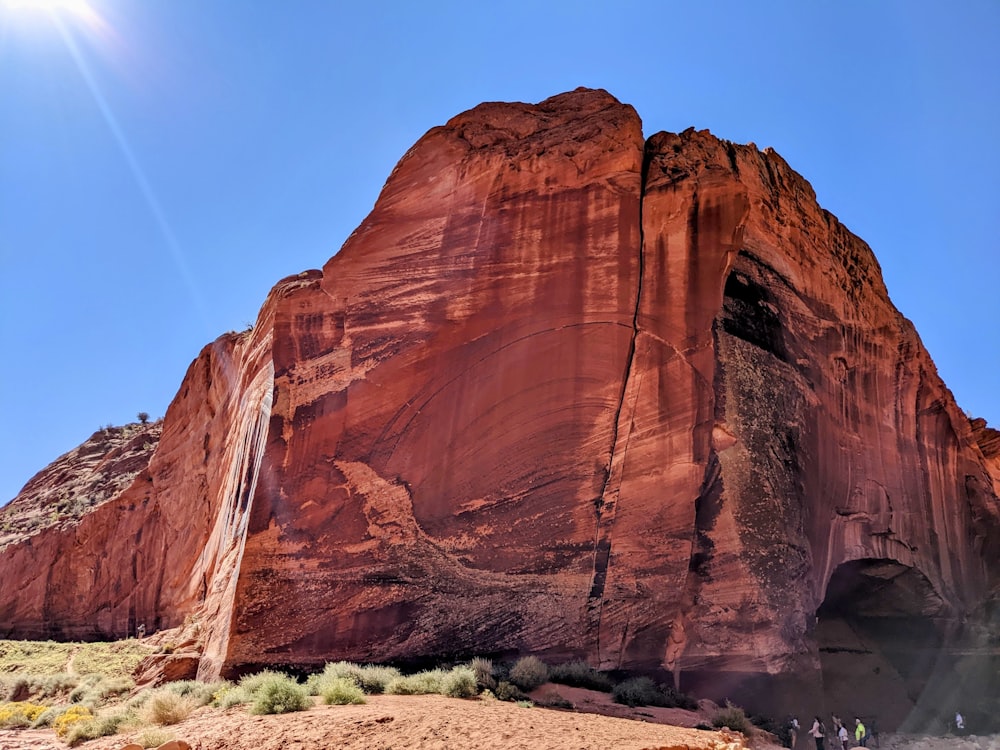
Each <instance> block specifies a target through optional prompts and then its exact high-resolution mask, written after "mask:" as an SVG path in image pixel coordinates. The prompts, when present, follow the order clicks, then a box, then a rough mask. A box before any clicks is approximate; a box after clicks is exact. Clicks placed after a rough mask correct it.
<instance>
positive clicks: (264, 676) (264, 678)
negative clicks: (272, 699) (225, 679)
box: [237, 669, 287, 695]
mask: <svg viewBox="0 0 1000 750" xmlns="http://www.w3.org/2000/svg"><path fill="white" fill-rule="evenodd" d="M284 679H287V675H285V674H284V673H282V672H275V671H274V670H272V669H265V670H264V671H263V672H257V673H256V674H248V675H244V676H243V677H241V678H240V681H239V682H238V683H237V684H238V685H239V686H240V687H241V688H243V689H244V690H246V691H247V693H249V694H250V695H254V694H256V692H257V691H258V690H259V689H260V688H261V687H262V686H263V685H264V684H265V683H268V682H273V681H274V680H284Z"/></svg>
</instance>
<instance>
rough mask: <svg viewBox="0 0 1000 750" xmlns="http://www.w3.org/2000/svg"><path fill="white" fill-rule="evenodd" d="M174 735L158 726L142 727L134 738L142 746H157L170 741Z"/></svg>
mask: <svg viewBox="0 0 1000 750" xmlns="http://www.w3.org/2000/svg"><path fill="white" fill-rule="evenodd" d="M173 738H174V735H173V734H171V733H170V732H167V731H166V730H163V729H160V728H158V727H151V728H149V729H144V730H143V731H142V732H141V733H140V734H139V736H138V737H137V738H136V740H135V741H136V742H137V743H138V744H140V745H142V746H143V747H159V746H160V745H162V744H163V743H165V742H170V740H172V739H173Z"/></svg>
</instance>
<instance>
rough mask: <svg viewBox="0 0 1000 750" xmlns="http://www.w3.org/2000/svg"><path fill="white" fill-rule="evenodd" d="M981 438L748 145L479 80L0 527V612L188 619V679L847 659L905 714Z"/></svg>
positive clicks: (966, 601)
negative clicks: (122, 476)
mask: <svg viewBox="0 0 1000 750" xmlns="http://www.w3.org/2000/svg"><path fill="white" fill-rule="evenodd" d="M996 443H997V440H996V433H995V432H993V431H990V430H989V429H988V428H986V426H985V424H979V423H973V424H970V422H969V420H968V419H967V418H966V417H965V416H964V415H963V414H962V412H961V410H960V409H958V407H957V406H956V405H955V402H954V399H953V398H952V396H951V394H950V392H949V391H948V389H947V388H946V387H945V385H944V384H943V383H942V382H941V380H940V378H939V377H938V376H937V373H936V370H935V368H934V365H933V363H932V362H931V360H930V357H929V356H928V355H927V352H926V351H925V350H924V348H923V346H922V345H921V343H920V340H919V337H918V336H917V334H916V332H915V331H914V330H913V328H912V326H911V325H910V324H909V322H908V321H907V320H906V319H904V318H903V317H902V316H901V315H900V314H899V312H898V311H897V310H896V309H895V308H894V307H893V305H892V303H891V302H890V300H889V297H888V295H887V293H886V290H885V288H884V285H883V283H882V281H881V275H880V271H879V267H878V264H877V262H876V261H875V258H874V256H873V254H872V252H871V250H870V249H869V248H868V247H867V246H866V245H865V244H864V243H863V242H862V241H861V240H859V239H858V238H856V237H855V236H853V235H852V234H851V233H850V232H849V231H847V230H846V229H845V228H844V227H843V226H842V225H841V224H840V223H839V222H838V221H837V219H836V218H835V217H833V216H832V215H830V214H829V213H828V212H826V211H824V210H822V209H821V208H820V207H819V206H818V205H817V203H816V198H815V195H814V194H813V191H812V189H811V188H810V186H809V184H808V183H807V182H806V181H805V180H804V179H802V177H800V176H799V175H797V174H796V173H795V172H794V171H792V170H791V169H790V168H789V167H788V165H787V164H786V163H785V162H784V161H783V160H782V159H781V157H779V156H778V155H777V154H776V153H774V152H773V151H771V150H765V151H763V152H762V151H759V150H758V149H757V148H756V147H754V146H753V145H748V146H742V145H736V144H732V143H729V142H726V141H722V140H719V139H718V138H715V137H714V136H712V135H710V134H709V133H707V132H705V131H702V132H696V131H693V130H689V131H685V132H684V133H681V134H668V133H658V134H656V135H654V136H652V137H651V138H649V139H648V140H647V139H644V137H643V134H642V128H641V123H640V121H639V118H638V116H637V115H636V113H635V111H634V110H633V109H632V108H631V107H629V106H627V105H623V104H621V103H619V102H618V101H616V100H615V99H614V98H613V97H611V96H610V95H608V94H607V93H605V92H601V91H588V90H578V91H576V92H572V93H569V94H563V95H560V96H557V97H553V98H552V99H549V100H546V101H545V102H542V103H540V104H538V105H526V104H484V105H480V106H479V107H476V108H475V109H473V110H471V111H469V112H467V113H465V114H462V115H460V116H458V117H456V118H454V119H453V120H451V121H450V122H449V123H447V125H445V126H443V127H440V128H435V129H433V130H431V131H430V132H428V133H427V135H425V136H424V137H423V138H422V139H421V140H420V141H419V142H418V143H417V144H416V145H414V147H413V148H412V149H410V151H409V152H408V153H407V154H406V155H405V156H404V157H403V159H402V160H401V161H400V163H399V164H398V165H397V167H396V169H395V170H394V171H393V173H392V175H391V176H390V177H389V180H388V182H387V184H386V186H385V188H384V190H383V192H382V195H381V196H380V198H379V200H378V202H377V204H376V206H375V208H374V210H373V211H372V213H371V214H370V215H369V216H368V218H367V219H366V220H365V221H364V222H363V223H362V225H361V226H360V227H359V228H358V229H357V230H356V231H355V232H354V233H353V234H352V235H351V237H350V238H349V239H348V241H347V242H346V244H345V245H344V247H343V249H342V250H341V251H340V252H339V253H338V254H337V255H336V256H334V257H333V258H332V259H331V260H330V261H329V262H328V263H327V264H326V266H325V267H324V268H323V270H322V271H311V272H306V273H304V274H301V275H300V276H298V277H292V278H290V279H286V280H284V281H283V282H281V283H279V284H278V286H277V287H275V289H274V291H273V292H272V294H271V295H270V297H269V299H268V300H267V302H266V303H265V305H264V307H263V308H262V311H261V314H260V317H259V319H258V322H257V325H256V326H255V327H254V329H253V330H252V331H250V332H247V333H245V334H241V335H229V336H226V337H223V338H221V339H219V340H218V341H216V342H215V343H214V344H212V345H210V346H209V347H206V349H205V350H204V351H203V352H202V354H201V355H200V357H199V358H198V360H196V361H195V363H194V364H193V365H192V366H191V369H190V370H189V372H188V375H187V377H186V378H185V380H184V383H183V384H182V387H181V391H180V392H179V394H178V396H177V398H176V399H175V401H174V403H173V404H172V405H171V408H170V410H169V412H168V414H167V416H166V419H165V422H164V428H163V436H162V438H161V440H160V442H159V445H158V447H157V449H156V452H155V454H154V455H153V457H152V459H151V460H150V461H149V464H148V466H147V467H146V468H145V469H143V471H142V472H141V473H140V474H139V475H138V477H136V479H135V480H134V481H133V482H132V483H131V485H130V486H129V487H128V488H127V489H125V490H123V491H121V492H120V493H118V494H116V495H115V496H114V498H113V499H111V500H109V501H107V502H105V503H104V504H103V505H100V506H99V507H98V508H96V509H95V510H94V511H93V512H92V513H90V514H88V515H87V516H86V517H84V518H83V519H82V520H81V522H80V523H79V524H78V525H76V526H75V527H72V528H67V529H58V530H49V531H46V532H44V533H40V534H37V535H35V536H33V537H31V538H30V539H28V540H23V541H21V542H18V543H14V544H11V545H10V546H9V547H8V548H7V549H6V550H5V551H4V552H3V557H2V558H0V566H2V570H3V572H4V576H3V578H2V580H0V623H3V628H4V630H5V634H14V635H36V634H46V635H56V636H64V637H65V636H80V635H86V636H112V635H116V634H119V633H121V632H122V631H123V630H128V629H129V628H130V627H134V625H135V624H136V623H138V622H142V623H144V624H146V625H147V627H151V626H153V627H171V626H176V625H179V624H180V623H181V622H182V621H183V620H185V618H186V619H187V622H188V626H189V631H188V632H189V633H194V635H193V636H192V637H193V638H194V643H195V644H196V648H197V650H198V651H199V652H200V653H201V662H200V668H199V672H200V674H201V675H202V676H213V675H216V674H219V673H224V674H231V673H234V672H236V671H239V670H240V669H245V668H248V667H250V666H252V665H261V664H284V665H295V666H303V667H308V666H317V665H320V664H322V663H323V662H324V661H328V660H332V659H342V658H343V659H353V660H363V661H387V660H397V661H398V660H403V661H405V660H418V659H421V658H432V657H436V656H438V657H440V656H445V657H456V656H462V655H472V654H496V655H511V654H514V653H525V652H532V653H536V654H539V655H542V656H545V657H548V658H550V659H568V658H577V657H579V658H585V659H587V660H588V661H590V662H591V663H592V664H594V665H595V666H598V667H600V668H602V669H625V670H644V671H649V672H661V673H670V674H671V675H672V676H673V678H674V679H675V680H676V681H677V683H678V684H679V685H680V686H681V687H682V688H684V687H686V688H692V687H694V688H696V689H700V690H704V691H709V692H710V691H711V690H713V689H714V690H715V691H716V692H721V691H722V690H723V689H726V690H728V689H729V688H732V690H743V691H744V692H745V693H747V694H748V695H750V694H751V693H750V691H751V690H752V688H753V687H754V686H755V685H757V684H758V683H759V682H760V680H769V681H770V682H769V684H772V685H778V684H784V683H787V685H788V687H789V688H790V689H792V688H794V689H799V688H801V687H802V685H803V684H808V685H810V686H811V687H812V689H814V690H815V691H816V695H817V696H818V698H822V696H819V692H821V691H825V694H826V697H827V699H829V700H831V701H832V700H837V701H840V700H849V699H850V696H849V695H846V694H842V693H841V692H840V691H841V688H842V686H843V685H845V684H849V683H851V682H856V680H855V679H854V677H856V674H855V673H853V672H852V671H851V670H852V669H857V664H863V669H864V670H867V671H866V674H869V673H875V674H879V675H883V676H882V677H879V678H877V679H876V678H870V677H869V678H868V679H867V681H866V682H865V688H864V690H867V691H870V692H871V696H869V695H867V694H866V695H865V696H861V697H859V698H858V700H869V699H870V700H877V701H880V704H879V705H880V706H884V707H885V708H884V716H885V721H886V723H887V724H891V723H893V722H895V723H898V722H900V721H902V719H903V718H905V714H906V712H907V711H908V710H909V709H910V708H912V706H913V704H914V702H915V701H916V700H917V699H918V698H919V695H920V693H921V691H922V689H923V687H924V685H926V684H927V682H928V680H930V679H931V676H932V674H934V670H935V669H936V668H937V667H938V662H937V661H936V659H937V655H939V654H942V653H945V652H947V649H948V647H949V644H950V643H952V642H953V641H954V640H955V639H956V638H961V637H962V634H963V633H964V632H965V631H964V630H963V627H964V626H963V622H964V621H965V620H967V619H968V618H969V617H970V616H974V613H975V612H977V611H982V607H983V603H984V602H985V601H986V600H987V598H988V596H989V592H990V590H991V589H992V588H994V587H996V586H997V582H998V580H1000V564H998V560H1000V504H998V500H997V476H998V474H1000V472H998V471H997V445H996ZM39 570H41V571H45V575H44V576H42V577H39V578H38V579H35V582H34V583H32V584H31V585H30V586H27V587H26V588H25V586H24V584H25V582H27V581H30V580H33V579H34V576H30V575H29V571H39ZM15 582H16V583H15ZM192 623H194V625H193V626H192ZM897 626H898V627H897ZM892 632H895V633H899V632H902V633H903V635H902V636H898V637H887V633H892ZM845 653H853V654H855V655H856V656H857V655H860V656H857V658H855V659H853V661H851V663H850V664H847V663H845V662H844V659H843V654H845ZM926 654H930V655H931V656H930V657H927V656H925V655H926ZM852 665H853V666H852ZM876 668H877V672H873V670H876ZM782 681H784V683H782ZM713 686H714V687H713ZM722 686H724V687H722ZM852 687H854V688H857V685H853V686H852ZM771 695H773V696H779V695H780V691H775V692H772V693H771ZM886 696H888V697H886ZM857 710H859V711H860V706H858V708H857Z"/></svg>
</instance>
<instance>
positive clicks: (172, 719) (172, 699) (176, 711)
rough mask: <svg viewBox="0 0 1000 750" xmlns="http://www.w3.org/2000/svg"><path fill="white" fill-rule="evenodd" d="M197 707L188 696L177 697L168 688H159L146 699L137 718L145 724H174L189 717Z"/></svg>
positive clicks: (195, 702)
mask: <svg viewBox="0 0 1000 750" xmlns="http://www.w3.org/2000/svg"><path fill="white" fill-rule="evenodd" d="M198 705H199V704H198V703H197V701H195V700H194V699H193V698H192V697H190V696H187V695H178V694H177V693H175V692H173V691H172V690H170V689H169V688H160V689H158V690H155V691H153V692H152V693H150V694H149V697H147V698H146V701H145V703H144V704H143V706H142V708H141V709H140V710H139V718H140V719H141V720H142V721H143V722H144V723H146V724H157V725H159V726H166V725H168V724H176V723H178V722H181V721H184V719H186V718H187V717H188V716H190V715H191V712H192V711H194V710H195V709H196V708H198Z"/></svg>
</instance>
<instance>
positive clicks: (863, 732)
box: [854, 718, 868, 747]
mask: <svg viewBox="0 0 1000 750" xmlns="http://www.w3.org/2000/svg"><path fill="white" fill-rule="evenodd" d="M854 739H855V740H857V742H858V744H859V745H860V746H861V747H866V746H867V745H868V730H867V729H865V725H864V724H862V723H861V719H858V718H855V719H854Z"/></svg>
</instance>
